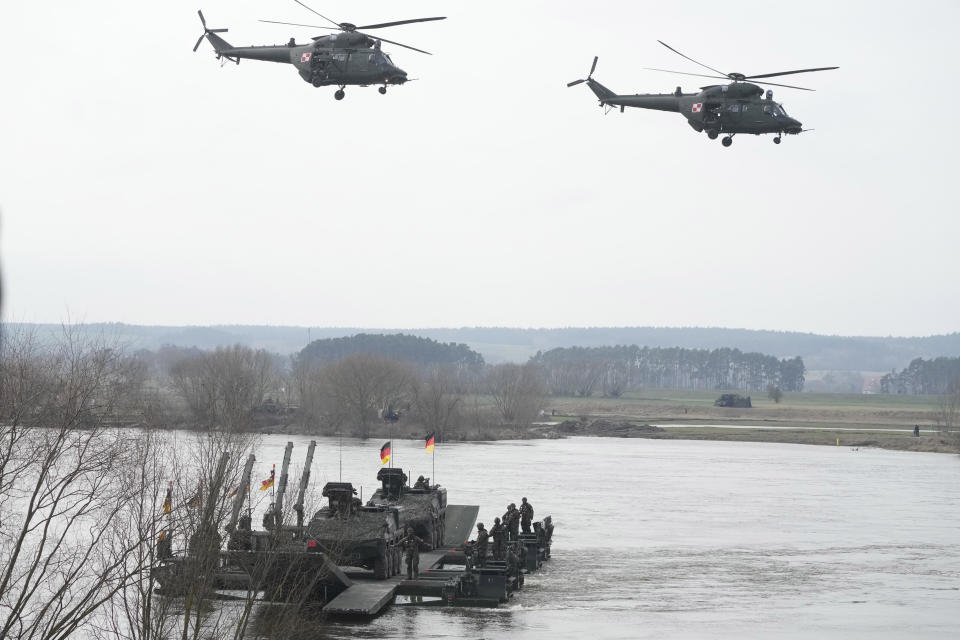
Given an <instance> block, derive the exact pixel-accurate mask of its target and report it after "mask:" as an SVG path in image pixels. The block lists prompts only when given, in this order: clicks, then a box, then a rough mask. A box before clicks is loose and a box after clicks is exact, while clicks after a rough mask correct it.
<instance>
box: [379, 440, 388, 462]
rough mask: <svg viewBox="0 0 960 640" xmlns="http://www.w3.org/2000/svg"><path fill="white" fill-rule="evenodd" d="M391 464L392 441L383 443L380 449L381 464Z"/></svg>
mask: <svg viewBox="0 0 960 640" xmlns="http://www.w3.org/2000/svg"><path fill="white" fill-rule="evenodd" d="M388 462H390V441H389V440H387V441H386V442H384V443H383V446H382V447H380V464H387V463H388Z"/></svg>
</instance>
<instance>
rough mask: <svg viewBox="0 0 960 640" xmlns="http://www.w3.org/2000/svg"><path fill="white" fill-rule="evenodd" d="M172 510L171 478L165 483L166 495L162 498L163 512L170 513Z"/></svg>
mask: <svg viewBox="0 0 960 640" xmlns="http://www.w3.org/2000/svg"><path fill="white" fill-rule="evenodd" d="M171 510H173V480H171V481H170V482H169V484H167V496H166V497H165V498H164V499H163V512H164V513H170V511H171Z"/></svg>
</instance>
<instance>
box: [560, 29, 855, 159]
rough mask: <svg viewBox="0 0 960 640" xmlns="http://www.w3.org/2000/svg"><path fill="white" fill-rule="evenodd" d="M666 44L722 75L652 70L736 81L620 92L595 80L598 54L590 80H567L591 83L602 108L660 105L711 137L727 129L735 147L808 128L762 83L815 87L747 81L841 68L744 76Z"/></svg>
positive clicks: (726, 138)
mask: <svg viewBox="0 0 960 640" xmlns="http://www.w3.org/2000/svg"><path fill="white" fill-rule="evenodd" d="M657 42H659V43H660V44H662V45H663V46H665V47H666V48H667V49H670V50H671V51H673V52H674V53H676V54H677V55H679V56H682V57H684V58H686V59H687V60H690V61H691V62H694V63H696V64H698V65H700V66H701V67H705V68H707V69H709V70H710V71H713V72H714V73H716V74H719V75H712V76H708V75H706V74H702V73H687V72H685V71H670V70H667V69H650V68H649V67H647V68H648V69H649V70H650V71H663V72H665V73H679V74H681V75H687V76H698V77H701V78H719V79H723V80H732V81H733V82H732V83H731V84H726V85H708V86H705V87H700V92H699V93H683V91H682V90H681V89H680V87H677V89H676V91H674V92H673V93H643V94H636V95H617V94H615V93H614V92H613V91H611V90H610V89H607V88H606V87H605V86H603V85H602V84H600V83H599V82H597V81H596V80H594V79H593V72H594V71H596V69H597V59H598V58H597V57H596V56H594V58H593V65H592V66H591V67H590V73H589V74H588V75H587V77H586V78H582V79H580V80H574V81H573V82H569V83H567V86H568V87H572V86H574V85H578V84H580V83H582V82H586V83H587V86H588V87H590V89H591V91H593V93H594V94H596V96H597V97H598V98H600V106H602V107H620V112H621V113H622V112H623V110H624V107H638V108H640V109H656V110H658V111H677V112H679V113H681V114H683V117H685V118H686V119H687V123H688V124H689V125H690V126H691V127H693V128H694V130H696V131H698V132H700V131H704V132H706V134H707V137H708V138H710V139H711V140H715V139H716V138H717V137H718V136H719V135H720V134H721V133H725V134H727V135H726V136H724V138H723V140H721V142H722V143H723V146H725V147H729V146H730V145H731V144H733V136H734V135H735V134H738V133H752V134H755V135H760V134H762V133H773V134H775V137H774V138H773V142H774V143H775V144H780V138H781V136H782V135H783V134H785V133H786V134H789V135H796V134H799V133H802V132H803V131H810V129H804V128H803V125H801V124H800V122H799V121H798V120H795V119H794V118H791V117H790V116H788V115H787V112H786V111H785V110H784V108H783V105H781V104H779V103H777V102H774V101H773V91H772V90H770V89H768V90H767V91H766V95H764V90H763V89H761V88H760V87H758V86H757V85H758V84H763V85H771V86H774V87H787V88H790V89H801V90H803V91H813V89H807V88H806V87H797V86H793V85H789V84H777V83H775V82H767V81H763V82H757V83H756V84H753V83H751V82H745V81H746V80H755V79H756V78H773V77H776V76H786V75H791V74H794V73H810V72H812V71H829V70H830V69H839V68H840V67H818V68H816V69H796V70H793V71H778V72H776V73H761V74H758V75H752V76H748V75H744V74H742V73H723V72H722V71H717V70H716V69H714V68H713V67H708V66H707V65H705V64H703V63H701V62H697V61H696V60H694V59H693V58H691V57H689V56H686V55H684V54H682V53H680V52H679V51H677V50H676V49H674V48H673V47H671V46H670V45H668V44H667V43H665V42H662V41H660V40H657Z"/></svg>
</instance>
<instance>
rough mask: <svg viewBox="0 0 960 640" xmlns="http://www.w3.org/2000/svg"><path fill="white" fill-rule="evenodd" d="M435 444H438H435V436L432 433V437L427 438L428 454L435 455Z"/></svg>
mask: <svg viewBox="0 0 960 640" xmlns="http://www.w3.org/2000/svg"><path fill="white" fill-rule="evenodd" d="M434 444H436V443H435V442H434V440H433V434H432V433H431V434H430V435H428V436H427V444H426V449H427V453H433V445H434Z"/></svg>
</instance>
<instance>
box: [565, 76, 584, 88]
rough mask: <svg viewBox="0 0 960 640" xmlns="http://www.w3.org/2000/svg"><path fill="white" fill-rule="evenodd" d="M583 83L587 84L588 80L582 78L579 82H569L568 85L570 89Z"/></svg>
mask: <svg viewBox="0 0 960 640" xmlns="http://www.w3.org/2000/svg"><path fill="white" fill-rule="evenodd" d="M581 82H586V79H584V78H580V79H579V80H574V81H573V82H568V83H567V86H568V87H575V86H577V85H578V84H580V83H581Z"/></svg>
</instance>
